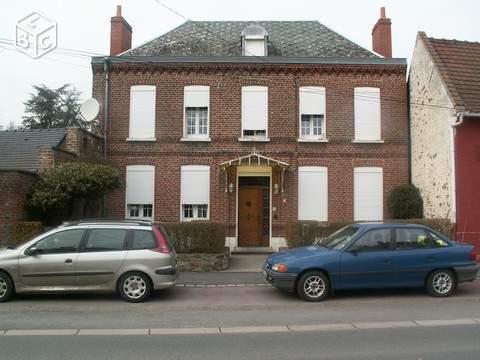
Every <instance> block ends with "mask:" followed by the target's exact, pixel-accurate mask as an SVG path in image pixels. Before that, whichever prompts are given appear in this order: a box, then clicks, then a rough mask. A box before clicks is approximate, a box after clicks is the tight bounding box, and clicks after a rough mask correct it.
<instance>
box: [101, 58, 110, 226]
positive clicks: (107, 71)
mask: <svg viewBox="0 0 480 360" xmlns="http://www.w3.org/2000/svg"><path fill="white" fill-rule="evenodd" d="M103 72H104V73H105V94H104V98H103V101H104V104H103V108H104V115H103V157H104V158H105V160H107V129H108V115H109V107H110V102H109V100H110V99H109V95H110V66H109V61H108V58H107V57H106V58H105V59H104V62H103ZM102 202H103V206H102V207H103V209H102V213H103V214H102V216H103V217H105V216H106V214H107V201H106V198H105V195H104V196H103V201H102Z"/></svg>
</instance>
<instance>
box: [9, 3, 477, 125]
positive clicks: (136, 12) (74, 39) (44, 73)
mask: <svg viewBox="0 0 480 360" xmlns="http://www.w3.org/2000/svg"><path fill="white" fill-rule="evenodd" d="M158 2H161V3H163V4H165V5H167V6H168V7H170V8H171V9H173V10H175V11H176V12H177V13H178V14H181V15H182V16H183V17H182V16H179V15H178V14H175V13H173V12H171V11H169V10H168V9H166V8H165V7H162V6H161V5H160V4H158ZM116 5H122V8H123V9H122V12H123V16H124V17H125V18H126V19H127V21H128V22H129V23H130V25H131V26H132V28H133V46H134V47H135V46H138V45H141V44H143V43H144V42H146V41H148V40H151V39H153V38H155V37H157V36H159V35H162V34H163V33H165V32H167V31H169V30H171V29H173V28H174V27H176V26H178V25H180V24H182V23H183V22H184V21H185V18H188V19H190V20H318V21H320V22H321V23H323V24H324V25H326V26H328V27H330V28H331V29H333V30H335V31H336V32H338V33H340V34H341V35H343V36H345V37H347V38H349V39H350V40H352V41H354V42H355V43H357V44H359V45H361V46H363V47H365V48H367V49H371V30H372V28H373V25H374V24H375V22H376V21H377V19H378V17H379V14H380V7H381V6H385V7H386V9H387V17H390V18H391V19H392V33H393V34H392V35H393V36H392V37H393V56H394V57H398V58H407V59H410V58H411V55H412V52H413V47H414V45H415V39H416V34H417V32H418V31H425V32H426V33H427V35H428V36H431V37H436V38H446V39H458V40H468V41H480V26H478V14H479V13H480V1H478V0H455V1H454V0H383V1H378V0H334V1H326V0H295V1H292V0H288V1H286V0H241V1H231V0H230V1H229V0H201V1H200V0H197V1H195V0H101V1H99V0H82V1H73V0H17V1H11V2H8V7H6V6H5V5H4V7H3V8H2V10H1V11H0V126H2V125H3V126H5V127H6V126H8V124H9V123H10V122H12V121H13V122H14V123H15V124H16V125H20V124H21V121H22V116H23V115H24V108H25V107H24V105H23V103H24V102H25V101H26V100H27V99H28V98H29V94H30V93H31V92H32V86H33V85H36V84H45V85H46V86H48V87H53V88H55V87H59V86H61V85H63V84H65V83H70V84H72V85H73V86H75V87H76V88H77V89H78V90H80V92H81V93H82V99H87V98H89V97H91V87H92V72H91V67H90V61H91V59H90V57H89V56H88V55H85V56H83V55H78V52H75V54H72V53H71V52H68V51H66V50H63V51H62V50H59V49H56V50H54V51H53V52H50V53H49V54H47V55H45V56H43V57H40V58H38V59H32V58H30V57H28V56H26V55H25V54H23V53H21V52H19V51H18V50H16V49H15V48H14V47H13V46H11V45H5V40H13V39H14V37H15V25H16V22H17V21H18V20H20V19H22V18H24V17H25V16H27V15H29V14H30V13H31V12H33V11H38V12H40V13H42V14H45V15H47V16H49V17H50V18H52V19H54V20H55V21H56V22H57V36H58V41H57V46H58V48H61V49H73V50H76V51H82V52H86V53H88V54H90V53H95V54H98V55H103V54H108V52H109V49H110V47H109V46H110V44H109V40H110V17H111V16H113V15H114V14H115V7H116ZM2 40H3V42H2Z"/></svg>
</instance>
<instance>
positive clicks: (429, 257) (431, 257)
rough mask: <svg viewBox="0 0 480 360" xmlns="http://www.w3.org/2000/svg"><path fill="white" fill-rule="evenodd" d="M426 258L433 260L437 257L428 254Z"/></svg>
mask: <svg viewBox="0 0 480 360" xmlns="http://www.w3.org/2000/svg"><path fill="white" fill-rule="evenodd" d="M425 259H426V260H429V261H431V260H433V259H435V258H434V257H433V256H427V257H426V258H425Z"/></svg>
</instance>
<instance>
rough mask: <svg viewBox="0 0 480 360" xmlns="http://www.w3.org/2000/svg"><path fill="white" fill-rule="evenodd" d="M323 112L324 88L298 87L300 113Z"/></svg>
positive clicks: (313, 113)
mask: <svg viewBox="0 0 480 360" xmlns="http://www.w3.org/2000/svg"><path fill="white" fill-rule="evenodd" d="M302 114H306V115H324V114H325V88H324V87H319V86H302V87H300V115H302Z"/></svg>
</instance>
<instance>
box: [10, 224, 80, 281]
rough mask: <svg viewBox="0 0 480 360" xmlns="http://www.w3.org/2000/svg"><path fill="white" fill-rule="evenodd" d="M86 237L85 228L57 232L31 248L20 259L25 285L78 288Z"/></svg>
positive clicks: (19, 263)
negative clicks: (77, 275) (78, 268)
mask: <svg viewBox="0 0 480 360" xmlns="http://www.w3.org/2000/svg"><path fill="white" fill-rule="evenodd" d="M83 234H84V230H83V229H71V230H64V231H58V232H56V233H54V234H51V235H49V236H47V237H45V238H43V239H42V240H40V241H38V242H36V243H35V244H34V245H32V246H30V247H29V248H28V249H27V250H26V251H25V252H26V253H24V254H22V255H20V257H19V259H18V265H19V269H20V278H21V281H22V283H23V284H25V285H26V286H32V287H41V288H56V287H74V286H76V278H75V273H76V266H77V258H78V249H79V246H80V242H81V241H82V238H83ZM32 249H35V250H32ZM29 251H31V252H32V253H29ZM33 251H34V252H33Z"/></svg>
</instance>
